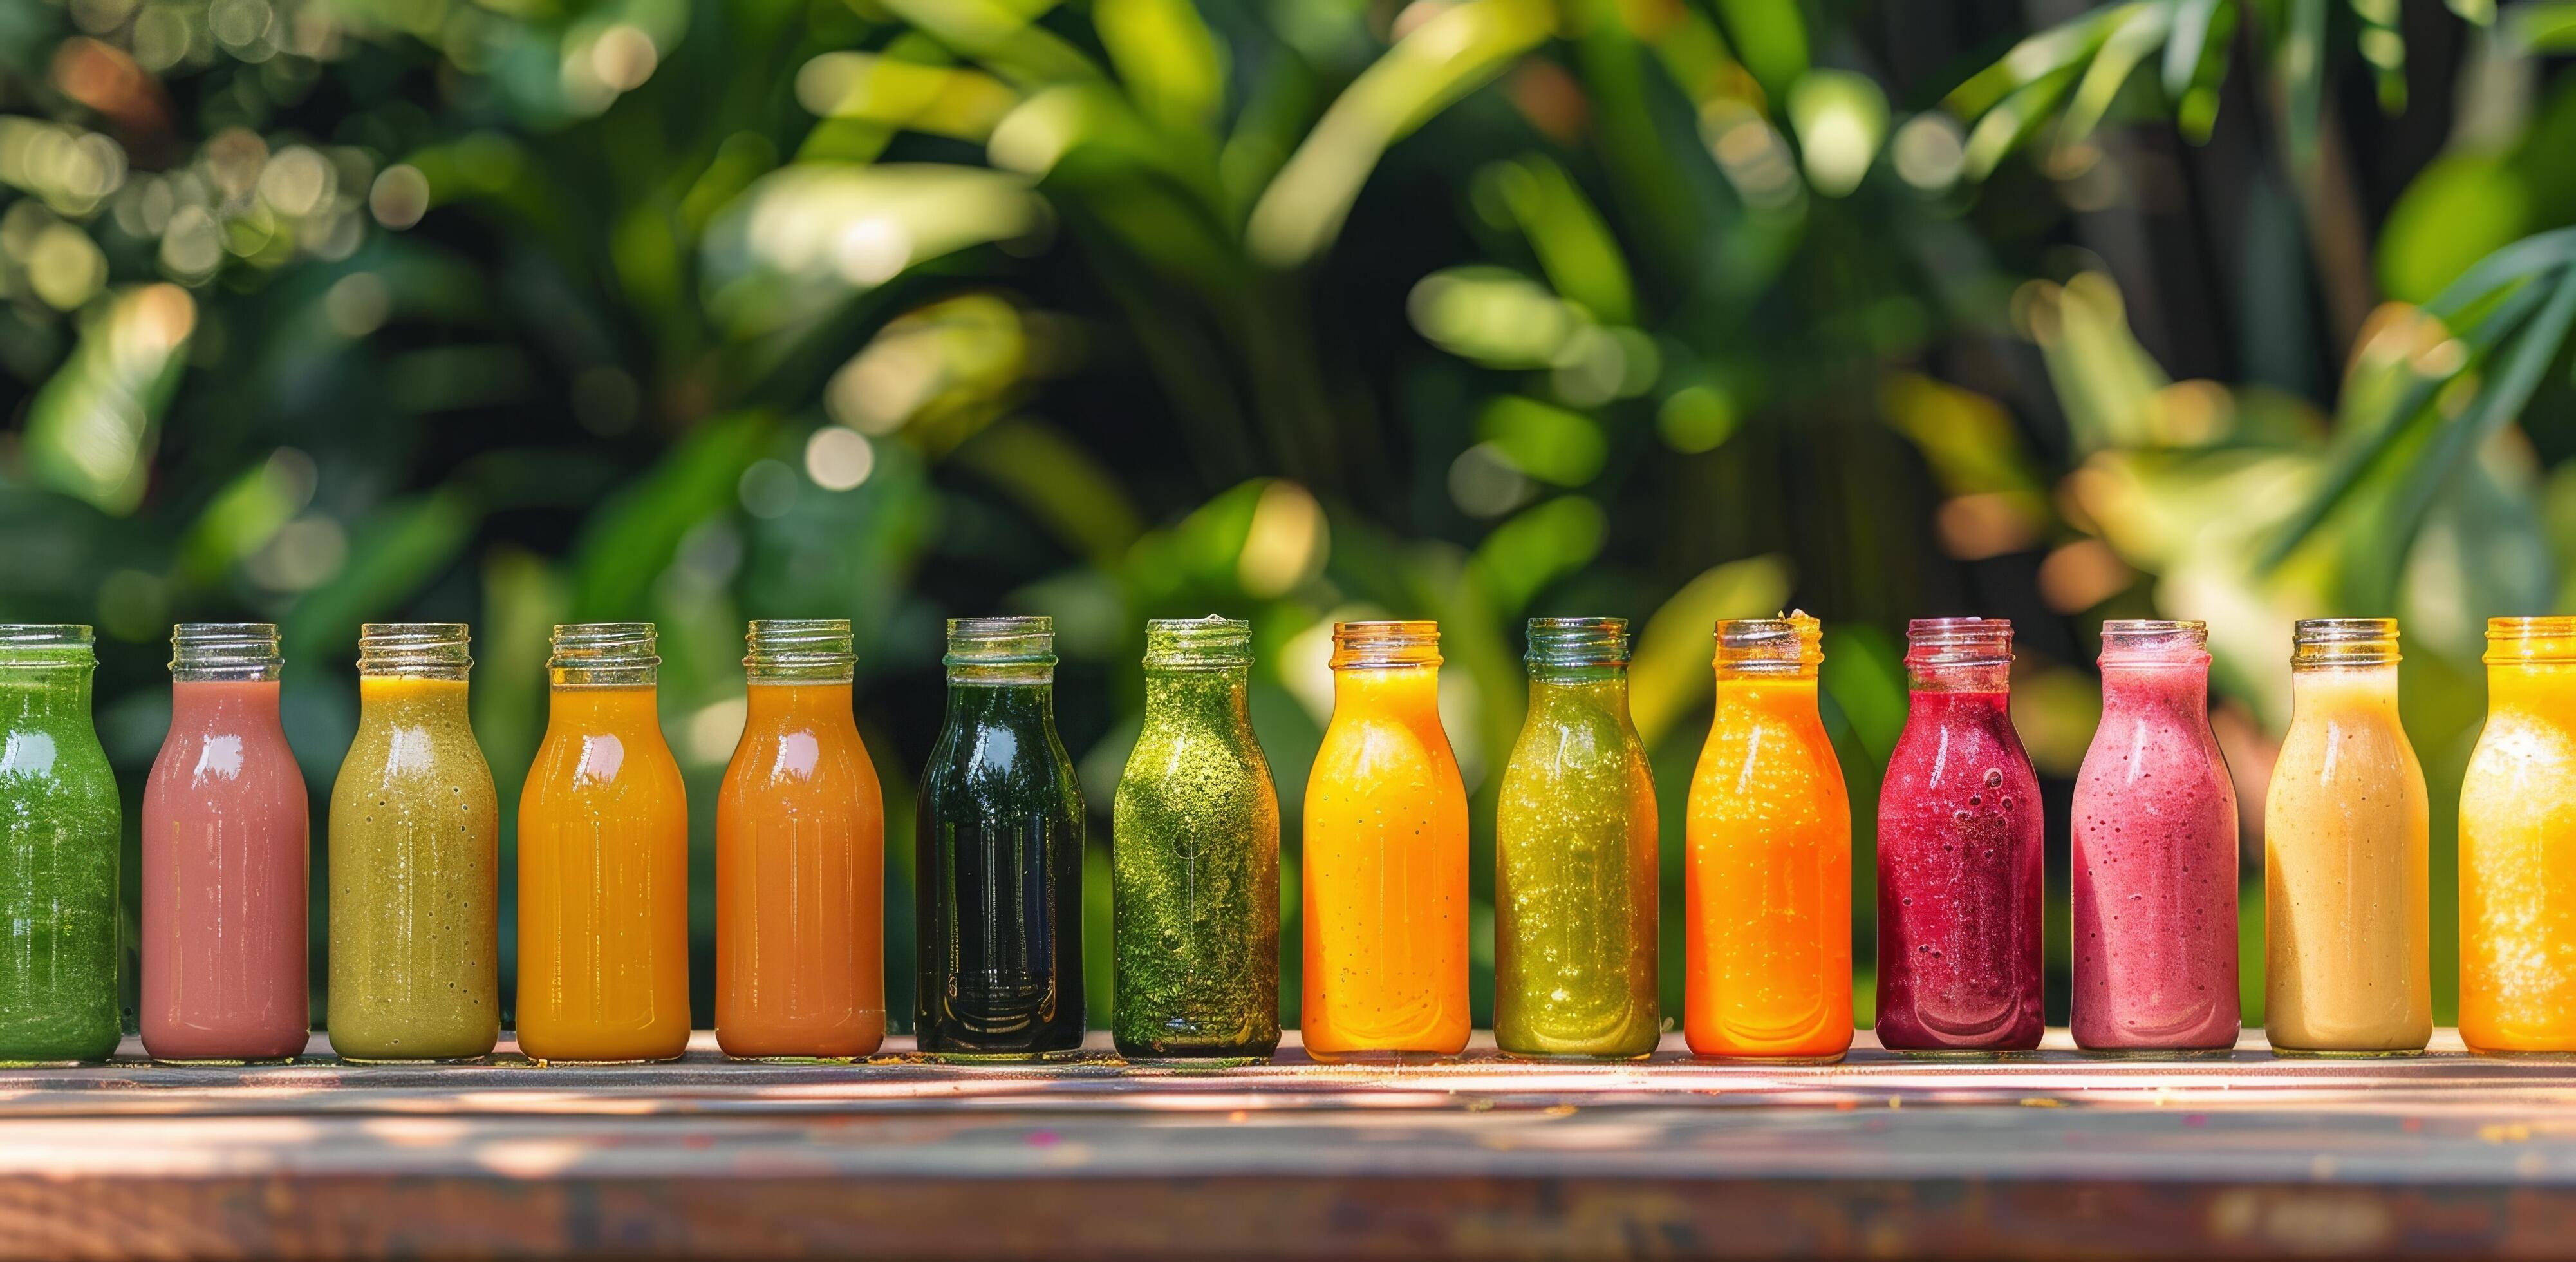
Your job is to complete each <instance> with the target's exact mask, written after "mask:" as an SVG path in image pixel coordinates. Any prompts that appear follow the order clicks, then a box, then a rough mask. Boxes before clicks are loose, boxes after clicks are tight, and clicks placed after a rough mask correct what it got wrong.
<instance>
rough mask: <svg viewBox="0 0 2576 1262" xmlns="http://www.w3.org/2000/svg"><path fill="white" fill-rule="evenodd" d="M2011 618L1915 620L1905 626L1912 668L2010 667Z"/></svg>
mask: <svg viewBox="0 0 2576 1262" xmlns="http://www.w3.org/2000/svg"><path fill="white" fill-rule="evenodd" d="M2012 638H2013V624H2012V619H2010V618H1916V619H1914V620H1913V621H1911V622H1908V623H1906V624H1905V664H1906V666H1907V667H1909V668H1916V669H1938V668H1943V667H1954V666H2010V665H2011V664H2012V660H2013V652H2012Z"/></svg>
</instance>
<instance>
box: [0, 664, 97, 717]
mask: <svg viewBox="0 0 2576 1262" xmlns="http://www.w3.org/2000/svg"><path fill="white" fill-rule="evenodd" d="M96 671H97V666H96V665H95V664H94V663H91V662H80V663H69V662H64V663H54V662H47V663H42V664H24V663H8V664H0V717H5V718H7V719H10V720H12V721H23V722H63V721H74V720H76V721H78V722H82V723H87V722H89V719H90V680H91V676H92V675H93V674H95V673H96Z"/></svg>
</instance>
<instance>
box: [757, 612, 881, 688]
mask: <svg viewBox="0 0 2576 1262" xmlns="http://www.w3.org/2000/svg"><path fill="white" fill-rule="evenodd" d="M742 639H743V645H744V649H745V652H744V655H743V659H742V667H743V671H744V673H745V674H746V675H747V676H749V678H750V679H751V680H752V681H753V682H755V683H759V682H770V681H775V682H789V683H848V682H849V681H850V680H851V678H852V677H853V676H854V675H855V673H856V672H857V669H858V660H859V659H858V655H857V654H856V653H855V652H853V651H852V645H853V644H854V643H855V640H854V638H853V635H852V632H851V630H850V620H849V619H847V618H754V619H752V620H751V621H750V622H749V623H748V624H747V625H746V626H745V627H744V628H743V633H742Z"/></svg>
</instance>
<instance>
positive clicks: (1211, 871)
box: [1110, 618, 1279, 1057]
mask: <svg viewBox="0 0 2576 1262" xmlns="http://www.w3.org/2000/svg"><path fill="white" fill-rule="evenodd" d="M1251 679H1252V624H1250V623H1248V622H1237V621H1233V620H1231V619H1226V618H1204V619H1199V620H1196V621H1169V622H1163V621H1158V622H1149V623H1147V624H1146V625H1145V724H1144V730H1143V731H1142V732H1140V733H1139V734H1138V735H1137V737H1136V750H1135V752H1134V753H1132V754H1130V755H1128V757H1127V771H1126V774H1125V775H1124V776H1123V777H1122V778H1121V779H1120V780H1119V782H1118V797H1117V801H1116V804H1115V805H1114V806H1113V807H1112V808H1111V820H1112V826H1113V828H1114V830H1115V832H1114V835H1113V838H1112V840H1111V844H1110V858H1111V863H1110V866H1111V872H1112V877H1113V890H1114V893H1115V896H1116V903H1115V910H1116V922H1117V935H1116V936H1117V951H1116V963H1117V971H1118V1009H1117V1014H1116V1019H1115V1020H1114V1021H1113V1022H1112V1023H1111V1033H1112V1034H1113V1035H1114V1036H1115V1037H1116V1039H1117V1042H1118V1050H1119V1051H1120V1052H1123V1053H1125V1054H1127V1055H1129V1056H1173V1057H1262V1056H1268V1055H1269V1054H1270V1053H1271V1051H1272V1050H1273V1049H1275V1048H1277V1047H1278V1046H1279V794H1278V791H1277V790H1276V789H1275V788H1273V787H1272V785H1271V783H1270V764H1269V762H1268V761H1267V760H1266V759H1264V758H1263V757H1262V756H1261V743H1260V742H1259V741H1258V740H1256V739H1254V737H1253V734H1252V708H1251V704H1250V697H1249V692H1250V689H1251Z"/></svg>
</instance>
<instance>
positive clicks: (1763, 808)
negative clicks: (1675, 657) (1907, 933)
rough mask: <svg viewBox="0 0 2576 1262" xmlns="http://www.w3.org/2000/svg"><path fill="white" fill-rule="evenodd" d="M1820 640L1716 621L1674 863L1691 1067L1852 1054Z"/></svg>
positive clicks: (1846, 878) (1846, 802) (1837, 777)
mask: <svg viewBox="0 0 2576 1262" xmlns="http://www.w3.org/2000/svg"><path fill="white" fill-rule="evenodd" d="M1821 635H1822V629H1821V628H1820V627H1819V625H1818V624H1817V622H1816V620H1815V619H1813V618H1810V617H1807V616H1806V615H1804V614H1794V615H1791V616H1790V617H1787V618H1758V619H1740V620H1729V621H1725V622H1720V623H1719V624H1717V660H1716V668H1717V717H1716V719H1715V721H1713V722H1712V723H1710V725H1709V730H1708V743H1707V744H1706V745H1705V746H1703V747H1702V748H1701V750H1700V756H1699V767H1698V769H1697V771H1696V772H1694V773H1693V775H1692V777H1691V791H1690V820H1689V823H1688V825H1687V828H1686V832H1685V837H1686V840H1687V843H1688V846H1689V856H1688V862H1687V864H1686V865H1685V867H1684V868H1683V881H1684V884H1683V907H1684V918H1685V922H1686V923H1685V927H1684V932H1683V949H1682V961H1683V969H1684V974H1683V981H1682V1032H1683V1035H1684V1036H1685V1037H1686V1038H1688V1039H1689V1041H1690V1047H1691V1050H1692V1051H1693V1052H1695V1053H1697V1054H1699V1055H1701V1056H1714V1057H1726V1058H1738V1059H1747V1060H1785V1061H1830V1060H1838V1059H1840V1058H1841V1057H1842V1056H1843V1054H1844V1053H1845V1052H1846V1051H1848V1050H1849V1049H1850V1047H1851V1041H1852V975H1851V800H1850V798H1849V797H1848V796H1847V795H1846V793H1845V790H1844V785H1843V773H1842V764H1841V763H1840V762H1839V761H1837V760H1836V759H1835V757H1834V747H1833V744H1832V742H1831V741H1829V740H1828V739H1827V738H1826V736H1825V728H1824V722H1823V720H1822V719H1821V718H1820V717H1819V716H1818V714H1817V708H1816V670H1817V667H1818V665H1819V664H1820V663H1822V662H1823V660H1824V654H1823V652H1822V651H1821V649H1820V648H1819V642H1820V639H1821Z"/></svg>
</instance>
